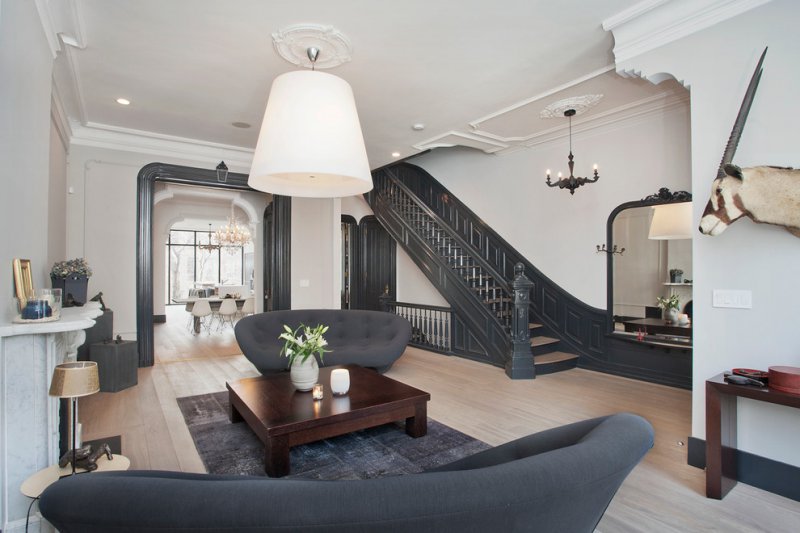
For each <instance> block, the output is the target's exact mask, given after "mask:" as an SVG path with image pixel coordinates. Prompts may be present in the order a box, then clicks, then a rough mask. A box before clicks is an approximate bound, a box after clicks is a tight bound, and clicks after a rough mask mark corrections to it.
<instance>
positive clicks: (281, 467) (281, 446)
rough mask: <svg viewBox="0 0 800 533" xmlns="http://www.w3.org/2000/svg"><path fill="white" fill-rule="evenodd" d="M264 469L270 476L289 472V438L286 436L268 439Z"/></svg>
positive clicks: (279, 475)
mask: <svg viewBox="0 0 800 533" xmlns="http://www.w3.org/2000/svg"><path fill="white" fill-rule="evenodd" d="M264 471H265V472H266V473H267V475H268V476H269V477H283V476H285V475H287V474H288V473H289V439H288V438H287V437H286V436H281V437H271V438H268V439H267V442H266V444H265V446H264Z"/></svg>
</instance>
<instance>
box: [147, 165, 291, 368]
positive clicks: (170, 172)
mask: <svg viewBox="0 0 800 533" xmlns="http://www.w3.org/2000/svg"><path fill="white" fill-rule="evenodd" d="M158 181H161V182H165V183H180V184H183V185H199V186H202V187H211V188H216V189H229V190H240V191H254V189H251V188H250V187H249V186H248V185H247V175H246V174H237V173H234V172H230V173H228V179H227V180H226V181H225V183H221V182H219V181H217V172H216V170H214V169H207V168H195V167H184V166H179V165H168V164H164V163H150V164H149V165H145V166H144V167H142V169H141V170H140V171H139V175H138V176H137V189H136V225H137V227H136V337H137V341H138V344H139V366H152V365H153V362H154V356H153V355H154V354H153V195H154V191H155V184H156V182H158ZM273 202H277V203H279V204H281V206H282V207H283V208H282V209H277V210H276V215H277V216H278V218H277V219H275V220H274V227H275V228H276V229H277V231H276V232H275V233H276V238H277V239H279V240H281V241H282V242H288V241H289V239H291V235H290V233H289V229H290V226H289V223H290V221H291V219H290V218H288V217H291V198H289V197H279V196H275V197H273ZM284 218H286V220H284ZM265 257H266V254H265ZM273 257H274V255H273ZM289 272H290V270H289V269H288V268H283V269H282V270H280V271H279V275H280V276H286V275H288V273H289ZM275 281H276V283H278V284H279V285H284V286H286V287H288V286H289V282H290V279H289V278H286V279H282V278H281V279H276V280H275Z"/></svg>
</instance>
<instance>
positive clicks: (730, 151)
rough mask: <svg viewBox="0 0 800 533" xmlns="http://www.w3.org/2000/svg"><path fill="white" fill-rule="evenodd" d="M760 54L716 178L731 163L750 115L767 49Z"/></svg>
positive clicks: (723, 175) (722, 174) (723, 173)
mask: <svg viewBox="0 0 800 533" xmlns="http://www.w3.org/2000/svg"><path fill="white" fill-rule="evenodd" d="M768 48H769V47H766V48H764V51H763V52H762V53H761V59H759V60H758V65H756V70H755V72H753V77H752V78H750V85H748V87H747V92H746V93H744V99H743V100H742V106H741V107H740V108H739V114H738V115H737V116H736V122H734V124H733V130H731V136H730V137H728V144H727V146H725V153H724V154H722V161H720V163H719V170H717V178H724V177H725V165H726V164H728V163H730V162H731V161H733V156H734V155H735V154H736V147H737V146H739V139H740V138H741V137H742V131H743V130H744V124H745V122H747V115H748V114H749V113H750V106H752V105H753V99H754V98H755V96H756V89H758V82H759V81H761V73H762V72H764V71H763V69H762V68H761V65H762V64H763V63H764V56H766V55H767V49H768Z"/></svg>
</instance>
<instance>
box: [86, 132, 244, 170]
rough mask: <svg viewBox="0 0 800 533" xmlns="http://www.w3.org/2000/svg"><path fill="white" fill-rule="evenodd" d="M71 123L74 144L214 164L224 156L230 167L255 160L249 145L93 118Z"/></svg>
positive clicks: (241, 165)
mask: <svg viewBox="0 0 800 533" xmlns="http://www.w3.org/2000/svg"><path fill="white" fill-rule="evenodd" d="M70 126H71V128H72V137H71V138H70V144H71V145H78V146H90V147H94V148H106V149H109V150H120V151H123V152H135V153H140V154H150V155H155V156H161V157H172V158H176V159H183V160H189V161H196V162H202V163H212V164H217V163H218V162H219V161H220V159H222V160H224V161H226V162H227V164H228V166H229V167H238V168H245V169H249V168H250V165H251V164H252V160H253V152H254V150H252V149H250V148H242V147H239V146H232V145H228V144H219V143H212V142H207V141H200V140H197V139H190V138H187V137H177V136H174V135H163V134H160V133H152V132H149V131H142V130H134V129H128V128H119V127H117V126H109V125H107V124H97V123H92V122H90V123H88V124H86V125H83V124H80V123H79V122H77V121H75V120H71V121H70Z"/></svg>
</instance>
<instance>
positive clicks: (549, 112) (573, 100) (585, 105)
mask: <svg viewBox="0 0 800 533" xmlns="http://www.w3.org/2000/svg"><path fill="white" fill-rule="evenodd" d="M602 99H603V95H602V94H584V95H583V96H571V97H570V98H564V99H563V100H558V101H556V102H553V103H551V104H549V105H548V106H546V107H545V108H544V109H542V111H541V112H540V113H539V118H561V117H563V116H564V113H565V112H566V111H567V110H570V109H574V110H575V113H574V115H581V114H583V113H585V112H586V111H588V110H589V109H591V108H593V107H594V106H596V105H597V104H598V103H600V100H602Z"/></svg>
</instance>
